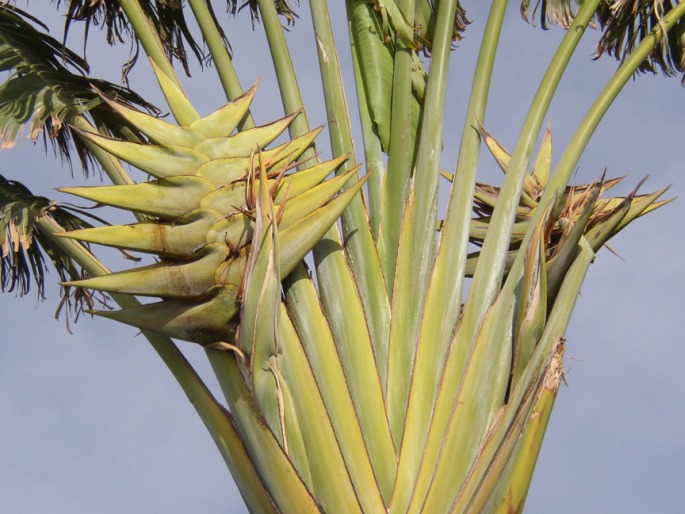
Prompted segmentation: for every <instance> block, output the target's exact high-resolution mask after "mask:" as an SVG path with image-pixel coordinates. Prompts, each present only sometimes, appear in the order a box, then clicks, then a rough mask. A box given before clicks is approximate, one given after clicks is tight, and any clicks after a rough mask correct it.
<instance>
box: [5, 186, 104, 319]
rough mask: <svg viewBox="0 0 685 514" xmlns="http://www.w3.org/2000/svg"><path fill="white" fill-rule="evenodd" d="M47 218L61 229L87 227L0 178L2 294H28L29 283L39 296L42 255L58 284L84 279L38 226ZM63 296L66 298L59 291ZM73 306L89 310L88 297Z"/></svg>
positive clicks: (43, 265)
mask: <svg viewBox="0 0 685 514" xmlns="http://www.w3.org/2000/svg"><path fill="white" fill-rule="evenodd" d="M46 217H49V218H51V219H52V220H53V221H55V222H56V223H57V224H58V225H59V226H61V227H63V228H64V229H65V230H79V229H84V228H88V227H90V226H91V225H90V224H89V223H87V222H85V221H84V220H82V219H81V218H79V217H78V216H76V215H74V214H73V213H71V212H69V211H68V210H66V209H64V208H63V207H60V206H59V205H57V204H56V203H55V202H51V201H50V200H48V199H47V198H44V197H41V196H34V195H33V194H31V192H30V191H29V190H28V189H27V188H26V187H25V186H23V185H22V184H20V183H19V182H16V181H13V180H7V179H6V178H5V177H3V176H2V175H0V250H1V254H2V255H1V256H2V272H1V273H0V288H1V289H2V291H9V292H11V291H16V292H17V293H18V294H21V295H24V294H26V293H28V292H29V290H30V287H31V281H32V280H33V281H34V282H35V284H36V288H37V293H38V295H39V296H40V297H42V296H43V293H44V288H45V275H46V273H47V271H48V266H47V263H46V260H45V259H46V256H47V258H48V259H49V260H50V261H51V262H52V265H53V267H54V269H55V270H56V271H57V275H58V276H59V278H60V280H61V281H62V282H67V281H69V280H78V279H80V278H83V277H84V274H83V272H82V271H81V269H80V267H79V266H78V265H77V264H75V263H74V261H73V259H72V258H71V256H70V255H69V254H68V253H67V252H65V251H64V250H63V249H62V248H61V247H60V245H59V244H58V243H56V241H55V240H54V238H51V237H49V235H48V234H46V233H45V232H44V231H43V230H42V229H41V226H40V222H39V220H40V219H41V218H46ZM62 292H63V296H64V297H65V298H66V297H67V296H68V295H69V290H68V289H66V288H65V289H63V291H62ZM78 300H79V301H77V307H79V303H81V302H83V303H85V304H86V306H87V307H88V308H92V306H93V304H92V302H90V298H89V295H80V296H79V297H78Z"/></svg>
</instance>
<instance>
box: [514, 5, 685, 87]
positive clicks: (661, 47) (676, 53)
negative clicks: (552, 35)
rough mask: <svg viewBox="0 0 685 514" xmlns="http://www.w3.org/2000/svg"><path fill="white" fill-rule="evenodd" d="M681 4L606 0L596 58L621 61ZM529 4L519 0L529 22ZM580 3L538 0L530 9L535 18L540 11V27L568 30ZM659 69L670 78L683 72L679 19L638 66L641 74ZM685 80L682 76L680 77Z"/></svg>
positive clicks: (684, 46) (683, 33) (683, 32)
mask: <svg viewBox="0 0 685 514" xmlns="http://www.w3.org/2000/svg"><path fill="white" fill-rule="evenodd" d="M679 3H680V2H679V1H678V0H605V1H603V2H601V3H600V6H599V8H598V9H597V13H596V19H597V25H598V26H599V28H600V29H601V30H602V36H601V38H600V40H599V43H597V46H596V48H595V55H596V57H601V56H602V55H604V54H607V55H611V56H614V57H615V58H616V59H618V60H619V61H621V62H622V61H624V60H625V59H626V58H627V57H628V56H629V55H630V54H631V53H632V51H633V50H634V49H635V47H637V45H639V44H640V42H641V41H642V40H643V39H644V38H645V37H647V36H648V35H649V34H650V33H651V32H652V31H653V30H654V29H657V28H659V27H660V26H661V25H662V19H663V17H664V16H666V15H667V14H668V13H669V12H670V11H671V10H672V9H673V8H674V7H676V6H677V5H678V4H679ZM530 4H531V2H530V0H522V2H521V14H522V16H523V18H524V19H526V20H527V21H528V20H530V19H531V5H530ZM580 4H582V2H579V1H578V0H538V1H537V2H536V4H535V7H534V8H533V13H532V18H533V19H534V18H535V17H536V16H537V14H538V11H539V17H540V23H541V25H542V28H544V29H547V28H548V27H549V25H560V26H562V27H564V28H568V27H569V25H570V24H571V22H572V21H573V19H574V18H575V16H576V13H577V7H578V6H579V5H580ZM658 70H660V71H661V72H662V73H663V74H664V75H667V76H671V75H675V74H676V73H679V72H680V73H682V72H685V21H683V20H679V21H677V22H676V24H675V26H674V27H673V29H671V31H670V32H669V33H668V36H667V37H664V38H663V40H662V41H661V42H660V43H659V44H658V45H656V46H655V48H654V50H653V51H652V52H651V53H650V55H649V57H648V58H647V59H645V61H644V62H643V63H642V65H641V66H640V67H639V69H638V71H640V72H651V73H656V72H657V71H658ZM683 80H684V81H685V76H684V77H683Z"/></svg>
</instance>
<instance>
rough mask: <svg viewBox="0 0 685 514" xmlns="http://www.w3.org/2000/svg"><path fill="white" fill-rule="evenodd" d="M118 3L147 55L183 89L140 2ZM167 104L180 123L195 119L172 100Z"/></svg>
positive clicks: (122, 1) (128, 0) (131, 0)
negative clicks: (177, 107)
mask: <svg viewBox="0 0 685 514" xmlns="http://www.w3.org/2000/svg"><path fill="white" fill-rule="evenodd" d="M119 4H120V5H121V8H122V10H123V11H124V14H125V15H126V18H128V20H129V23H130V24H131V27H133V31H134V32H135V34H136V37H137V38H138V40H139V41H140V42H141V44H142V45H143V49H144V50H145V53H146V54H147V56H148V57H149V58H150V59H151V60H152V61H153V62H154V63H155V64H156V65H157V67H158V68H159V69H160V70H162V72H163V73H164V75H166V76H167V77H168V78H169V80H171V81H172V82H173V83H174V85H175V86H176V87H177V88H178V89H179V90H181V91H183V86H182V85H181V82H180V81H179V80H178V76H177V75H176V72H175V71H174V68H173V66H172V65H171V63H170V62H169V59H168V58H167V56H166V53H165V52H164V46H163V45H162V42H161V41H160V39H159V36H158V35H157V31H156V30H155V29H154V27H153V26H152V24H151V23H150V20H149V19H148V17H147V16H146V15H145V13H144V12H143V9H142V7H141V6H140V2H138V1H136V0H119ZM169 106H170V107H171V110H172V113H173V115H174V118H176V121H178V123H180V124H181V125H190V124H191V123H192V122H193V121H195V120H194V119H189V118H188V117H187V116H186V114H185V113H184V112H183V111H181V110H178V109H175V108H174V102H169Z"/></svg>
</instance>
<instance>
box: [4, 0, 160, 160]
mask: <svg viewBox="0 0 685 514" xmlns="http://www.w3.org/2000/svg"><path fill="white" fill-rule="evenodd" d="M27 19H28V20H32V18H31V17H30V16H28V15H26V14H25V13H24V12H22V11H21V10H19V9H17V8H15V7H12V6H9V5H2V6H0V71H8V72H9V76H8V78H7V80H5V82H4V83H3V84H1V85H0V137H1V141H2V147H11V146H12V145H13V144H14V142H15V140H16V138H17V136H18V135H19V134H20V133H21V132H22V131H23V130H24V127H25V126H27V125H28V129H29V135H30V137H31V138H32V139H33V140H36V139H37V138H38V137H39V136H41V135H43V137H44V139H45V140H46V141H50V143H52V145H53V147H54V149H55V151H56V152H58V153H59V154H60V155H61V156H62V157H63V158H65V159H66V160H67V161H70V160H71V157H70V156H71V150H72V148H74V149H75V150H76V153H77V155H78V157H79V160H80V161H81V164H82V165H83V169H84V170H85V171H86V172H87V171H88V169H89V164H90V160H91V159H90V153H89V150H88V148H87V146H86V145H85V144H84V143H83V142H82V141H81V140H80V138H77V137H74V133H73V131H72V130H71V128H70V127H69V126H68V124H69V123H71V122H73V120H74V118H75V117H76V116H79V115H82V114H85V115H87V116H88V117H89V118H90V119H91V120H92V122H93V124H94V125H95V126H97V127H99V128H100V129H103V130H106V131H108V132H109V133H111V134H112V135H115V136H116V135H122V134H123V133H124V132H125V133H127V134H129V137H131V136H130V134H131V132H133V137H136V134H137V132H136V131H135V130H133V131H132V129H131V128H130V127H128V126H127V124H126V123H125V122H124V121H123V120H122V119H121V118H119V117H118V116H113V111H112V109H111V108H110V107H109V106H108V105H107V104H106V103H105V102H103V101H102V99H101V97H100V96H99V95H98V93H97V92H96V91H95V90H94V89H93V88H94V87H95V88H97V89H98V90H100V91H102V92H103V93H104V94H105V95H107V96H111V97H116V98H117V100H118V101H119V102H122V103H125V104H128V105H134V106H138V107H142V108H143V109H145V110H147V111H149V112H155V113H157V112H158V111H157V109H156V108H155V107H154V106H152V104H150V103H148V102H147V101H145V100H144V99H143V98H142V97H141V96H139V95H138V94H136V93H134V92H133V91H131V90H129V89H127V88H124V87H121V86H118V85H115V84H112V83H110V82H107V81H104V80H99V79H93V78H91V77H88V76H87V75H86V73H87V72H88V65H87V63H86V62H85V61H84V60H83V59H82V58H80V57H79V56H78V55H77V54H76V53H75V52H73V51H71V50H69V49H68V48H66V47H64V45H62V44H61V43H60V42H58V41H57V40H55V39H54V38H52V37H51V36H50V35H48V34H46V33H45V32H42V31H41V30H38V29H36V28H34V26H33V25H32V24H31V23H29V21H27ZM72 144H73V147H72Z"/></svg>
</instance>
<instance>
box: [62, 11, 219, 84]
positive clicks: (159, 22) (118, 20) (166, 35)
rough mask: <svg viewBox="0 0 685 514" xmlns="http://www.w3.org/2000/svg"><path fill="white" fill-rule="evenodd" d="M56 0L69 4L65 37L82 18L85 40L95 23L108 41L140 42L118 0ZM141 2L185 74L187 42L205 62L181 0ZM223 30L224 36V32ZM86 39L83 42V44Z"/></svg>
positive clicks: (186, 70) (124, 69) (124, 70)
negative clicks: (104, 32)
mask: <svg viewBox="0 0 685 514" xmlns="http://www.w3.org/2000/svg"><path fill="white" fill-rule="evenodd" d="M53 1H54V0H53ZM56 1H57V7H58V8H59V7H60V5H61V4H63V3H65V4H67V13H66V21H65V23H64V34H65V35H64V37H65V41H66V37H67V35H68V32H69V29H70V28H71V25H72V24H73V23H74V22H83V23H84V24H85V27H84V34H85V41H86V43H87V40H88V35H89V33H90V27H91V26H92V25H94V26H96V27H97V26H101V27H102V28H103V29H104V30H105V31H106V38H107V43H109V44H110V45H114V44H116V43H124V42H126V41H127V40H129V39H132V40H133V41H134V42H135V44H136V45H137V44H138V43H137V40H136V39H135V38H134V37H132V30H131V27H130V24H129V21H128V19H127V18H126V17H125V16H124V13H123V11H122V10H121V7H120V6H119V2H117V1H116V0H95V1H93V0H56ZM140 4H141V7H142V8H143V10H144V12H145V14H146V15H147V17H148V18H149V20H150V22H151V23H152V25H153V26H154V27H155V29H156V30H157V33H158V34H159V37H160V39H161V40H162V44H163V45H164V48H165V50H166V53H167V56H168V57H169V59H170V60H172V61H173V60H174V59H178V61H179V62H180V63H181V65H182V66H183V69H184V70H185V72H186V74H187V75H188V76H190V68H189V62H188V52H187V50H186V45H187V46H188V47H189V48H190V51H191V52H192V53H193V54H194V55H195V57H196V58H197V60H198V61H199V62H200V63H203V62H204V61H205V60H206V58H207V56H206V54H205V52H204V50H203V48H202V47H201V46H200V44H199V43H198V42H197V41H196V40H195V38H194V37H193V34H192V33H191V31H190V29H189V28H188V24H187V22H186V18H185V15H184V12H183V5H182V2H181V1H179V0H156V1H154V2H153V1H151V0H146V1H142V2H140ZM207 4H208V6H209V8H210V10H211V5H210V3H209V2H207ZM217 26H218V24H217ZM220 31H221V29H220ZM221 33H222V36H223V32H221ZM86 43H84V45H85V44H86ZM137 56H138V52H137V51H136V52H135V53H134V56H133V58H132V59H131V61H129V62H128V63H126V64H125V65H124V67H123V75H124V80H126V75H127V74H128V72H129V71H130V69H131V68H132V67H133V65H134V64H135V62H136V60H137Z"/></svg>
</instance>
